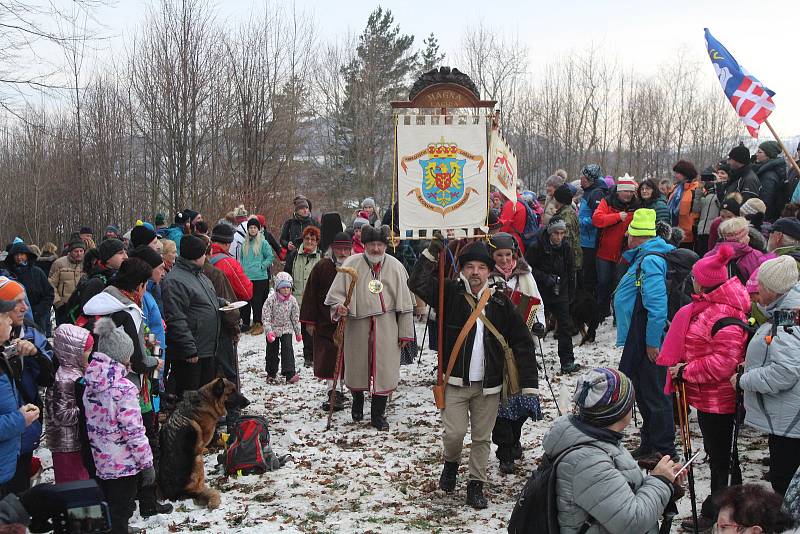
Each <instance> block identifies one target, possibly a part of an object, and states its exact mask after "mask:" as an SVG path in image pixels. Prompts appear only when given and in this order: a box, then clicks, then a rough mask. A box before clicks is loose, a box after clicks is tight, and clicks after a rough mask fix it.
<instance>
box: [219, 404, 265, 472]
mask: <svg viewBox="0 0 800 534" xmlns="http://www.w3.org/2000/svg"><path fill="white" fill-rule="evenodd" d="M228 439H232V440H233V442H232V443H231V444H230V446H229V447H228V450H227V451H225V458H224V461H225V472H226V473H227V474H228V475H233V476H235V475H253V474H256V475H261V474H264V473H266V472H267V471H272V470H273V469H275V468H276V460H277V458H276V456H275V453H274V452H272V447H270V445H269V423H267V419H266V417H262V416H259V415H243V416H241V417H239V419H237V420H236V426H235V428H234V430H233V433H232V434H231V436H230V437H229V438H228Z"/></svg>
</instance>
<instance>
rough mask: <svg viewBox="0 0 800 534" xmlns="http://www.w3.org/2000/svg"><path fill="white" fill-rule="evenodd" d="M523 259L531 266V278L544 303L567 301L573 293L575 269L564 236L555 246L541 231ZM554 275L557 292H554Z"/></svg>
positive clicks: (570, 250) (570, 251) (545, 233)
mask: <svg viewBox="0 0 800 534" xmlns="http://www.w3.org/2000/svg"><path fill="white" fill-rule="evenodd" d="M525 261H527V262H528V265H530V266H531V270H532V271H533V278H534V279H535V280H536V285H537V286H539V292H540V293H541V294H542V299H543V300H544V305H545V307H547V304H548V303H557V302H569V301H570V300H571V297H572V296H573V295H574V293H575V283H576V280H575V270H574V268H573V255H572V249H571V248H570V245H569V242H568V241H567V239H566V238H565V239H564V240H563V241H562V242H561V246H560V247H558V248H556V247H554V246H553V245H552V244H551V243H550V237H549V236H548V235H547V232H543V233H542V234H541V235H540V236H539V238H538V239H537V240H536V242H535V243H534V244H533V246H531V247H528V251H527V252H526V253H525ZM556 277H558V278H560V280H559V281H558V287H559V292H558V295H556V293H555V286H556Z"/></svg>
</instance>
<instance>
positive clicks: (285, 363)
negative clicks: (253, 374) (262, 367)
mask: <svg viewBox="0 0 800 534" xmlns="http://www.w3.org/2000/svg"><path fill="white" fill-rule="evenodd" d="M279 348H280V354H281V374H282V375H283V376H285V377H286V378H287V379H288V378H292V377H293V376H294V375H295V372H296V371H295V368H294V348H293V347H292V334H283V335H281V336H279V337H277V338H275V341H273V342H272V343H267V365H266V371H267V374H268V375H269V376H275V375H277V374H278V349H279Z"/></svg>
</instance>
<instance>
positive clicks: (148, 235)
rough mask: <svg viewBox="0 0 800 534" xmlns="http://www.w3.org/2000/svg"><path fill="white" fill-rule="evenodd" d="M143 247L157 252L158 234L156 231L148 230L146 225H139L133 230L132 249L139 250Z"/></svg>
mask: <svg viewBox="0 0 800 534" xmlns="http://www.w3.org/2000/svg"><path fill="white" fill-rule="evenodd" d="M142 245H146V246H149V247H151V248H153V250H157V249H158V234H156V232H155V230H152V229H151V228H148V227H147V226H146V225H144V224H138V225H136V226H134V227H133V229H132V230H131V248H138V247H140V246H142Z"/></svg>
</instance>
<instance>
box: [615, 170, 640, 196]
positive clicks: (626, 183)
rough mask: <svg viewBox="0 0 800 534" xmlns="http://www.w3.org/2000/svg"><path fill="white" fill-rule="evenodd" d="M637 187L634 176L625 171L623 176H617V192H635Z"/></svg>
mask: <svg viewBox="0 0 800 534" xmlns="http://www.w3.org/2000/svg"><path fill="white" fill-rule="evenodd" d="M637 187H638V185H637V183H636V178H634V177H633V176H630V175H629V174H628V173H627V172H626V173H625V176H623V177H621V178H617V192H619V193H621V192H623V191H628V192H630V193H635V192H636V188H637Z"/></svg>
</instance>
